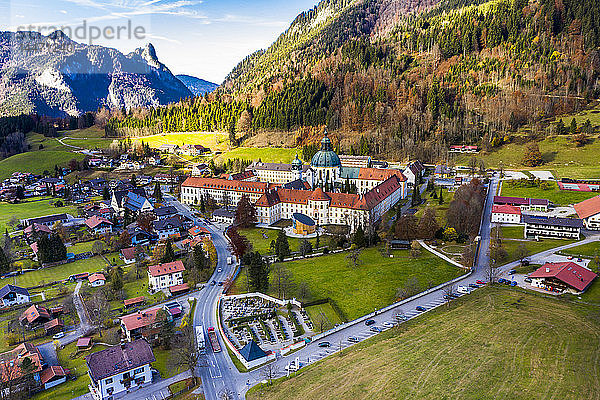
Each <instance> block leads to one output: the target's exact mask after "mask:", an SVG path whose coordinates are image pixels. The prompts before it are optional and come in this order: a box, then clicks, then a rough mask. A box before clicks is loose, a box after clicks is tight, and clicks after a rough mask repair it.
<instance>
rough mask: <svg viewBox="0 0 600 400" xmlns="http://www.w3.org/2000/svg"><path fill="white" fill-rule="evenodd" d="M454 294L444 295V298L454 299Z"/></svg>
mask: <svg viewBox="0 0 600 400" xmlns="http://www.w3.org/2000/svg"><path fill="white" fill-rule="evenodd" d="M453 298H454V296H450V295H449V294H445V295H444V300H452V299H453Z"/></svg>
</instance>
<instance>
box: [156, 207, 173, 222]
mask: <svg viewBox="0 0 600 400" xmlns="http://www.w3.org/2000/svg"><path fill="white" fill-rule="evenodd" d="M177 214H178V213H177V208H175V207H174V206H165V207H159V208H155V209H154V215H156V218H157V219H159V220H160V219H166V218H170V217H174V216H175V215H177Z"/></svg>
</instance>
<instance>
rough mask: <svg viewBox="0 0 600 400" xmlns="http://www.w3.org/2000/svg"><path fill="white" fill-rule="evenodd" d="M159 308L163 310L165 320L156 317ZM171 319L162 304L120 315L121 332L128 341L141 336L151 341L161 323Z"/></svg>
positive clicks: (156, 337)
mask: <svg viewBox="0 0 600 400" xmlns="http://www.w3.org/2000/svg"><path fill="white" fill-rule="evenodd" d="M160 310H163V311H165V315H166V320H164V319H163V320H161V319H157V316H159V311H160ZM171 320H172V317H171V314H170V313H169V312H168V309H166V307H164V306H163V307H155V308H151V309H149V310H143V311H136V312H134V313H133V314H128V315H125V316H123V317H121V332H122V333H123V335H124V336H125V337H126V338H127V340H128V341H130V342H131V341H133V340H136V339H140V338H143V339H146V340H148V341H149V342H150V343H153V342H154V341H155V340H157V339H158V335H159V333H160V328H161V326H162V324H164V323H165V322H170V321H171Z"/></svg>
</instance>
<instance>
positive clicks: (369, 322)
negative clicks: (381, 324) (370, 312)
mask: <svg viewBox="0 0 600 400" xmlns="http://www.w3.org/2000/svg"><path fill="white" fill-rule="evenodd" d="M373 324H375V320H374V319H368V320H366V321H365V325H366V326H369V325H373Z"/></svg>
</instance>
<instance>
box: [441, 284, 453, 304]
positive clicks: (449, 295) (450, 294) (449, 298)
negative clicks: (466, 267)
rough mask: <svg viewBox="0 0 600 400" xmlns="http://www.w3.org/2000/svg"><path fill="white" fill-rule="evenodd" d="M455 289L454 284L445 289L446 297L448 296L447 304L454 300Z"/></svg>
mask: <svg viewBox="0 0 600 400" xmlns="http://www.w3.org/2000/svg"><path fill="white" fill-rule="evenodd" d="M454 288H455V287H454V284H449V285H446V286H444V288H443V289H442V291H443V292H444V295H445V296H446V302H447V303H450V300H452V296H453V295H454Z"/></svg>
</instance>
